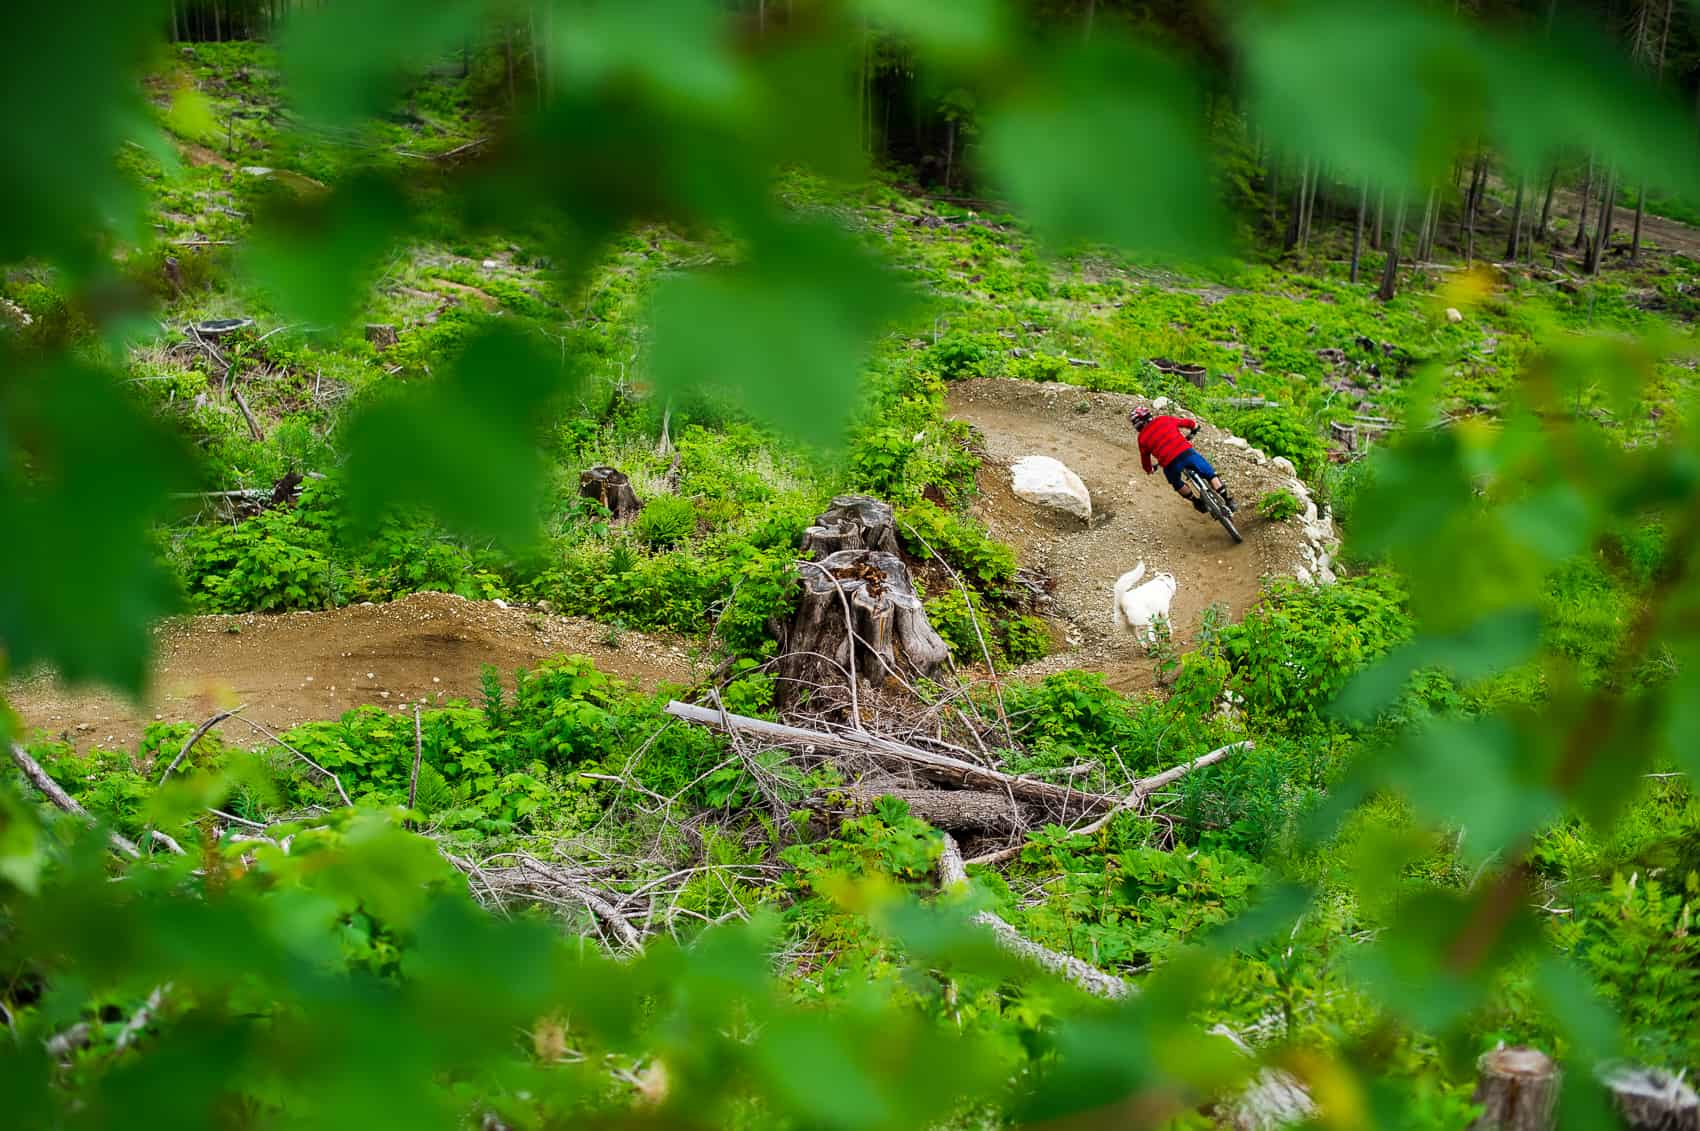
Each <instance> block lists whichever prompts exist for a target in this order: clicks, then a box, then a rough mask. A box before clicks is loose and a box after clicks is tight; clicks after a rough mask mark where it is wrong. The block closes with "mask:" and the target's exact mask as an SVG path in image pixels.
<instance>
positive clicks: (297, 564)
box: [183, 507, 331, 613]
mask: <svg viewBox="0 0 1700 1131" xmlns="http://www.w3.org/2000/svg"><path fill="white" fill-rule="evenodd" d="M323 545H324V538H323V536H322V535H320V534H318V533H317V532H314V531H310V530H307V529H305V528H304V527H303V525H302V523H301V522H300V520H299V518H298V516H297V515H296V512H295V511H294V510H292V509H290V508H287V507H277V508H273V509H272V510H268V511H265V512H264V513H262V514H259V515H256V516H255V517H253V518H251V519H248V520H247V521H245V522H239V523H236V524H235V525H232V526H226V525H223V524H220V525H218V526H210V527H202V528H200V529H197V530H196V531H194V532H193V533H192V534H190V535H189V537H188V538H187V539H186V540H185V542H184V546H183V561H184V564H185V574H186V576H185V582H186V586H187V588H188V592H189V599H190V601H191V602H192V603H193V604H194V606H195V607H196V608H198V609H200V610H202V611H204V612H211V613H245V612H253V611H260V612H281V611H284V610H288V609H322V608H324V607H326V605H328V604H329V603H330V596H331V595H330V563H329V561H328V559H327V558H326V557H325V555H324V553H323V552H321V550H322V547H323Z"/></svg>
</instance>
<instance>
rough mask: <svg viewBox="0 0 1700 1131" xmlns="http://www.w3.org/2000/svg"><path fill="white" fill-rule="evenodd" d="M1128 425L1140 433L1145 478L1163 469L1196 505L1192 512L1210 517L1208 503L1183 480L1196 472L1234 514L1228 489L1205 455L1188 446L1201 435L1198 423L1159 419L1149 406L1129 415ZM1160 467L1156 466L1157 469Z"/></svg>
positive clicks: (1168, 417) (1164, 474)
mask: <svg viewBox="0 0 1700 1131" xmlns="http://www.w3.org/2000/svg"><path fill="white" fill-rule="evenodd" d="M1127 418H1128V422H1129V423H1131V424H1132V425H1133V430H1134V431H1135V432H1137V433H1139V463H1140V466H1142V467H1144V468H1145V474H1147V475H1150V474H1151V473H1152V472H1153V471H1156V470H1157V466H1161V467H1162V469H1163V478H1165V479H1167V480H1168V481H1169V486H1171V487H1173V488H1174V489H1175V493H1176V494H1178V495H1180V497H1181V498H1183V499H1186V500H1188V501H1189V502H1191V503H1192V509H1193V510H1195V511H1197V512H1198V513H1199V514H1208V513H1209V511H1208V508H1206V507H1205V505H1204V500H1203V499H1200V498H1197V497H1195V496H1194V495H1193V493H1192V488H1190V487H1188V486H1187V484H1186V482H1185V481H1184V480H1182V479H1181V472H1183V471H1185V470H1186V469H1187V468H1189V467H1190V468H1192V469H1194V470H1195V471H1197V472H1198V474H1199V475H1200V476H1201V477H1202V478H1204V479H1207V480H1209V481H1210V486H1212V487H1214V488H1215V489H1216V492H1217V494H1219V495H1221V496H1222V501H1223V502H1225V503H1227V504H1228V510H1229V511H1230V512H1232V511H1234V510H1235V509H1236V508H1235V506H1234V500H1233V498H1232V496H1230V495H1229V494H1228V489H1227V488H1226V487H1224V486H1222V480H1221V478H1220V477H1219V476H1217V474H1216V469H1215V468H1213V467H1211V466H1210V461H1209V460H1207V459H1205V458H1204V456H1203V455H1201V454H1200V453H1199V451H1198V449H1197V448H1195V447H1193V446H1192V445H1191V444H1190V443H1188V442H1187V440H1188V439H1191V438H1192V437H1193V436H1196V435H1198V421H1196V420H1192V419H1189V418H1187V417H1184V416H1158V415H1156V414H1155V413H1154V412H1152V411H1151V409H1150V408H1149V407H1147V406H1145V405H1141V406H1140V407H1138V408H1136V409H1134V410H1133V411H1132V412H1130V413H1128V417H1127ZM1183 429H1184V430H1186V432H1187V439H1182V438H1181V431H1182V430H1183ZM1154 464H1155V465H1157V466H1153V465H1154Z"/></svg>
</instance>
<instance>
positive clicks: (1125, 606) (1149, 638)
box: [1115, 561, 1175, 644]
mask: <svg viewBox="0 0 1700 1131" xmlns="http://www.w3.org/2000/svg"><path fill="white" fill-rule="evenodd" d="M1144 576H1145V563H1144V562H1143V561H1142V562H1140V563H1139V564H1138V565H1136V566H1134V567H1133V568H1132V569H1131V570H1129V571H1128V572H1126V573H1124V574H1122V575H1121V576H1120V577H1119V578H1117V579H1116V597H1115V618H1116V626H1117V627H1118V628H1121V629H1123V630H1124V631H1126V632H1130V633H1132V634H1134V635H1136V636H1137V635H1139V634H1140V632H1141V631H1143V632H1144V635H1145V642H1146V643H1147V644H1154V643H1156V641H1157V629H1156V627H1155V626H1154V625H1153V624H1152V622H1153V621H1154V620H1156V619H1157V618H1158V617H1161V618H1163V620H1164V621H1165V622H1167V621H1168V619H1169V602H1170V601H1171V600H1173V599H1174V596H1175V575H1174V574H1172V573H1159V574H1157V575H1156V576H1155V577H1153V578H1152V579H1151V580H1150V581H1147V582H1146V583H1145V584H1144V585H1140V584H1139V581H1140V579H1141V578H1143V577H1144ZM1136 587H1137V588H1136Z"/></svg>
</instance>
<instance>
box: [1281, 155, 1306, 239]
mask: <svg viewBox="0 0 1700 1131" xmlns="http://www.w3.org/2000/svg"><path fill="white" fill-rule="evenodd" d="M1309 183H1310V159H1309V158H1306V159H1305V160H1303V161H1301V162H1299V186H1298V188H1296V189H1294V190H1293V203H1292V207H1291V208H1289V209H1288V211H1287V237H1286V239H1284V240H1283V241H1282V243H1281V250H1282V252H1283V253H1285V252H1290V251H1292V250H1294V249H1295V248H1297V247H1298V246H1299V232H1300V230H1301V229H1302V228H1303V227H1304V209H1305V190H1306V188H1307V187H1308V185H1309Z"/></svg>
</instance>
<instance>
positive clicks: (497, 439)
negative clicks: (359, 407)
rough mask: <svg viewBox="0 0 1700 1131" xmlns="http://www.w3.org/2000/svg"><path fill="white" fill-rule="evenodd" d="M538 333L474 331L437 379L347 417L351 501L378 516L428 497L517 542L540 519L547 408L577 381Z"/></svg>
mask: <svg viewBox="0 0 1700 1131" xmlns="http://www.w3.org/2000/svg"><path fill="white" fill-rule="evenodd" d="M539 341H540V339H539V340H537V341H534V340H533V339H531V338H526V337H523V336H522V335H521V334H520V332H519V331H517V330H511V329H507V328H499V329H496V330H492V331H491V332H489V333H487V334H485V335H484V336H483V337H481V338H479V339H477V340H476V341H474V342H473V343H472V344H471V345H469V346H468V347H467V349H466V352H465V353H464V354H462V355H461V357H460V359H459V360H458V361H457V362H456V363H455V364H454V366H453V367H452V368H451V369H450V370H449V371H448V372H447V373H446V374H444V375H442V376H441V377H440V378H439V379H438V380H437V381H436V383H435V384H433V385H430V386H428V387H426V388H424V389H419V390H409V391H408V392H407V393H406V394H404V395H399V396H396V397H394V398H392V399H390V400H388V401H386V402H384V403H381V404H378V405H374V406H373V407H372V408H370V409H368V410H366V411H365V412H363V413H361V414H360V415H358V416H357V417H355V419H354V420H352V421H351V422H350V423H349V425H348V453H349V454H348V468H349V480H350V488H349V502H350V504H351V506H352V507H353V509H354V511H355V513H356V515H357V516H359V517H360V518H361V519H363V520H365V521H371V520H373V519H375V518H377V517H378V516H379V515H381V514H382V513H383V512H384V511H385V510H386V509H387V508H390V507H393V506H397V505H406V504H419V505H423V506H426V507H428V508H430V509H431V510H433V511H435V512H436V513H437V514H438V515H439V516H440V517H441V518H442V519H443V520H444V521H445V522H447V523H449V524H450V525H451V526H454V527H456V528H457V529H460V530H464V531H467V532H469V533H476V534H482V535H488V536H492V537H497V538H501V539H503V540H505V541H507V542H509V543H510V544H513V545H518V544H521V543H523V542H524V541H525V540H526V539H527V538H528V537H530V536H531V535H532V534H533V533H534V532H535V529H536V524H537V520H538V517H539V515H540V514H541V506H542V493H541V490H542V486H543V470H544V460H543V456H542V453H541V452H540V451H539V449H538V446H537V441H536V433H537V431H538V429H539V428H540V427H541V426H542V425H543V424H544V419H543V416H542V414H543V410H544V408H545V407H546V406H547V405H548V404H549V402H550V401H551V399H552V398H554V397H556V396H557V395H558V394H560V393H561V392H563V391H564V390H565V389H567V388H568V387H569V384H570V382H569V375H568V374H567V373H566V372H564V371H563V370H562V368H561V365H560V363H559V361H558V360H556V359H555V358H553V357H551V356H549V354H548V353H547V352H545V351H544V350H542V349H540V348H539Z"/></svg>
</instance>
